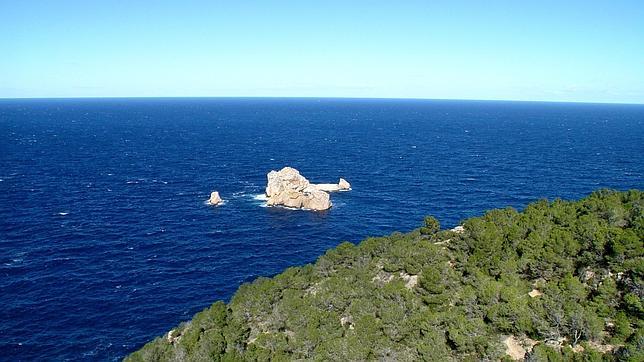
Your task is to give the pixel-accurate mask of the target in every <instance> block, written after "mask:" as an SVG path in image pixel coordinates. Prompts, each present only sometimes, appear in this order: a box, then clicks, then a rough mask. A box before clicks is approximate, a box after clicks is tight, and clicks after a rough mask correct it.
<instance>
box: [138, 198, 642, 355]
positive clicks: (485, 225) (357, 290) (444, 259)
mask: <svg viewBox="0 0 644 362" xmlns="http://www.w3.org/2000/svg"><path fill="white" fill-rule="evenodd" d="M643 210H644V193H643V192H641V191H628V192H616V191H609V190H601V191H597V192H595V193H593V194H592V195H590V196H588V197H587V198H585V199H582V200H580V201H576V202H568V201H561V200H555V201H553V202H548V201H545V200H544V201H539V202H536V203H533V204H530V205H529V206H527V207H526V208H525V210H524V211H522V212H518V211H517V210H514V209H512V208H506V209H499V210H492V211H490V212H488V213H487V214H485V215H484V216H482V217H476V218H472V219H469V220H466V221H465V222H464V223H463V224H462V226H463V228H462V229H460V228H457V229H453V230H443V231H441V230H440V227H439V224H438V222H437V221H436V219H434V218H432V217H428V218H427V219H426V220H425V225H423V226H422V227H421V228H419V229H418V230H415V231H413V232H410V233H406V234H401V233H394V234H392V235H390V236H387V237H379V238H369V239H366V240H364V241H363V242H361V243H360V244H359V245H357V246H356V245H353V244H350V243H343V244H341V245H339V246H338V247H337V248H335V249H332V250H329V251H328V252H327V253H326V254H325V255H324V256H322V257H320V258H319V259H318V260H317V262H315V263H314V264H310V265H305V266H302V267H295V268H289V269H287V270H286V271H284V272H283V273H282V274H280V275H277V276H275V277H273V278H259V279H257V280H255V281H254V282H253V283H249V284H244V285H242V286H241V287H240V288H239V290H238V291H237V293H236V294H235V295H234V297H233V298H232V300H231V301H230V303H228V304H225V303H223V302H217V303H215V304H213V305H212V306H211V307H210V308H207V309H205V310H204V311H202V312H200V313H198V314H196V315H195V316H194V318H193V319H192V320H191V321H189V322H186V323H183V324H181V325H180V326H178V327H177V328H175V329H173V330H172V331H170V332H169V333H168V334H166V335H164V336H162V337H159V338H157V339H155V340H154V341H152V342H150V343H148V344H147V345H145V346H144V347H143V348H142V349H141V350H139V351H137V352H135V353H133V354H132V355H130V356H129V357H127V358H126V360H129V361H167V360H179V361H181V360H186V361H205V360H215V361H219V360H226V361H236V360H262V361H267V360H296V359H300V360H301V359H305V360H308V359H312V360H335V361H350V360H351V361H355V360H375V359H378V360H383V359H384V360H395V361H411V360H426V361H443V360H471V361H478V360H500V359H512V358H513V359H520V358H523V359H526V360H530V361H546V360H551V361H559V360H579V361H600V360H602V359H603V360H620V361H621V360H624V361H643V360H644V319H643V317H644V304H643V297H644V286H643V284H642V278H643V276H644V258H643V256H644V245H643V242H644V213H643Z"/></svg>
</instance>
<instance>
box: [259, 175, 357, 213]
mask: <svg viewBox="0 0 644 362" xmlns="http://www.w3.org/2000/svg"><path fill="white" fill-rule="evenodd" d="M267 177H268V184H267V185H266V196H267V197H268V201H267V202H266V204H267V205H268V206H286V207H293V208H298V209H310V210H318V211H320V210H327V209H329V208H330V207H331V205H332V204H331V199H330V196H329V194H328V193H329V192H332V191H344V190H349V189H350V188H351V185H350V184H349V183H348V182H347V181H346V180H345V179H340V181H339V182H338V183H337V184H318V185H315V184H312V183H310V182H309V180H307V179H306V178H305V177H304V176H302V175H300V172H299V171H298V170H296V169H294V168H292V167H284V168H283V169H281V170H279V171H271V172H269V173H268V175H267Z"/></svg>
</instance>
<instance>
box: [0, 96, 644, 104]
mask: <svg viewBox="0 0 644 362" xmlns="http://www.w3.org/2000/svg"><path fill="white" fill-rule="evenodd" d="M75 99H78V100H82V99H86V100H101V99H104V100H109V99H319V100H323V99H327V100H332V99H346V100H352V99H353V100H409V101H454V102H457V101H469V102H516V103H571V104H588V105H591V104H597V105H602V104H604V105H626V106H642V105H644V101H643V102H641V103H627V102H611V101H600V102H594V101H561V100H524V99H475V98H423V97H347V96H338V97H332V96H72V97H2V96H0V101H7V100H75Z"/></svg>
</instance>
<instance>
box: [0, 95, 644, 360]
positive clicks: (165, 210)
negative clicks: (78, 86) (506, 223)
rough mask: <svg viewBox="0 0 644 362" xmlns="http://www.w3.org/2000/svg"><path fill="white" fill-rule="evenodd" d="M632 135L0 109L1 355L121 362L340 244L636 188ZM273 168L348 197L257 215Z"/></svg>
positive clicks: (436, 114) (376, 107)
mask: <svg viewBox="0 0 644 362" xmlns="http://www.w3.org/2000/svg"><path fill="white" fill-rule="evenodd" d="M643 138H644V107H643V106H634V105H595V104H556V103H520V102H473V101H468V102H464V101H419V100H357V99H102V100H97V99H84V100H79V99H70V100H0V356H2V358H3V359H7V360H42V359H54V360H78V359H83V360H114V359H119V358H121V357H122V356H124V355H125V354H126V353H128V352H131V351H133V350H135V349H137V348H138V347H140V346H141V345H142V344H143V343H145V342H146V341H148V340H150V339H151V338H153V337H154V336H157V335H160V334H162V333H164V332H166V331H167V330H169V329H170V328H172V327H173V326H175V325H177V324H178V323H179V322H181V321H183V320H186V319H189V318H190V317H191V316H192V314H194V313H195V312H197V311H199V310H201V309H203V308H204V307H206V306H208V305H210V304H211V303H212V302H213V301H215V300H218V299H224V300H227V299H229V298H230V297H231V295H232V294H233V293H234V291H235V290H236V289H237V288H238V286H239V285H240V284H241V283H243V282H246V281H250V280H253V279H254V278H256V277H257V276H269V275H274V274H276V273H279V272H280V271H282V270H283V269H284V268H286V267H289V266H293V265H301V264H304V263H308V262H311V261H314V260H315V259H316V258H317V257H318V256H319V255H321V254H322V253H323V252H324V251H325V250H326V249H328V248H331V247H334V246H336V245H337V244H339V243H340V242H342V241H345V240H346V241H351V242H359V241H360V240H362V239H364V238H365V237H367V236H372V235H383V234H388V233H391V232H393V231H396V230H400V231H406V230H411V229H413V228H416V227H418V226H419V225H420V224H421V222H422V219H423V217H424V216H425V215H428V214H431V215H435V216H437V217H438V219H439V220H440V221H441V223H442V224H443V225H444V226H445V227H452V226H455V225H457V224H458V223H459V221H461V220H463V219H465V218H468V217H471V216H476V215H480V214H481V213H482V212H484V211H485V210H487V209H490V208H496V207H504V206H507V205H511V206H514V207H516V208H522V207H524V206H525V205H526V204H528V203H529V202H532V201H534V200H537V199H540V198H555V197H561V198H564V199H574V198H579V197H582V196H584V195H587V194H588V193H590V192H591V191H593V190H595V189H597V188H603V187H608V188H616V189H621V190H625V189H629V188H639V189H641V188H642V186H643V184H644V182H643V181H642V174H643V173H644V156H643V155H644V152H643V151H644V146H643V145H644V140H643ZM285 165H290V166H293V167H296V168H298V169H299V170H300V171H301V172H302V174H303V175H305V176H306V177H308V178H309V179H310V180H312V181H314V182H335V181H337V179H338V178H339V177H344V178H346V179H347V180H349V181H350V182H351V184H352V187H353V190H352V191H350V192H344V193H336V194H333V195H332V200H333V202H334V204H335V206H334V207H333V208H332V209H331V210H329V211H328V212H323V213H313V212H305V211H293V210H285V209H275V208H266V207H262V201H261V200H257V199H256V198H255V196H256V195H258V194H261V193H262V192H263V188H264V186H265V183H266V173H267V172H268V171H270V170H271V169H278V168H281V167H283V166H285ZM213 190H218V191H219V192H220V193H221V195H222V197H223V198H224V199H226V201H227V203H226V204H225V205H223V206H221V207H216V208H215V207H210V206H207V205H205V204H204V200H206V199H207V198H208V195H209V193H210V191H213Z"/></svg>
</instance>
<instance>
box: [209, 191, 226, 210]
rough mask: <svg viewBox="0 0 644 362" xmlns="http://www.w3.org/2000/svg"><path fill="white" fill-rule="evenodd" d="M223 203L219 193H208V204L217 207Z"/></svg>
mask: <svg viewBox="0 0 644 362" xmlns="http://www.w3.org/2000/svg"><path fill="white" fill-rule="evenodd" d="M222 202H224V200H222V199H221V196H219V192H217V191H213V192H211V193H210V198H209V199H208V204H210V205H213V206H217V205H221V203H222Z"/></svg>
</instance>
